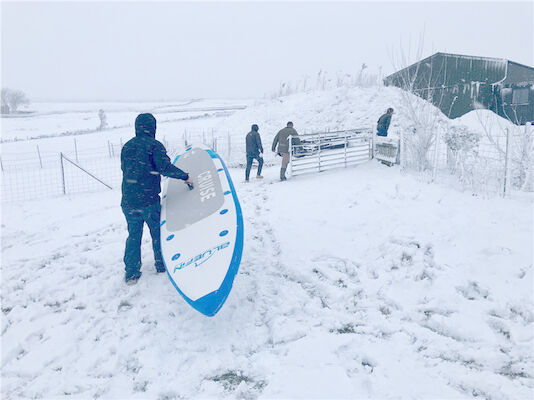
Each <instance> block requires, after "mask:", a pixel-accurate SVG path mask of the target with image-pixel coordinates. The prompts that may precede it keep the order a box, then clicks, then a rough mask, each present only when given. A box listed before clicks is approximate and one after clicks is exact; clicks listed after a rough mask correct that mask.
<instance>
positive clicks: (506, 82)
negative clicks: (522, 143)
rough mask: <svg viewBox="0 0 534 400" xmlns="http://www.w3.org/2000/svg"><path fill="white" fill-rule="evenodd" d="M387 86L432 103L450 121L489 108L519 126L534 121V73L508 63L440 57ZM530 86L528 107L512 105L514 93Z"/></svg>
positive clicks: (397, 76)
mask: <svg viewBox="0 0 534 400" xmlns="http://www.w3.org/2000/svg"><path fill="white" fill-rule="evenodd" d="M384 83H385V84H386V85H387V86H388V85H393V86H397V87H400V88H402V89H405V90H408V91H411V92H413V93H415V94H417V95H418V96H420V97H422V98H423V99H425V100H428V101H430V102H432V104H434V105H435V106H436V107H438V108H439V109H440V110H441V111H442V112H443V113H444V114H445V115H446V116H448V117H449V118H457V117H460V116H462V115H464V114H466V113H468V112H469V111H472V110H474V109H477V108H486V109H489V110H492V111H494V112H495V113H497V114H499V115H501V116H502V117H504V118H508V119H510V120H511V121H512V122H514V123H516V124H524V123H525V122H527V121H533V120H534V92H533V90H534V86H533V84H534V69H532V68H530V67H527V66H524V65H521V64H517V63H514V62H509V61H507V60H500V59H487V58H480V57H467V56H458V55H451V54H443V53H437V54H435V55H433V56H431V57H428V58H426V59H424V60H422V61H420V62H418V63H416V64H413V65H411V66H409V67H407V68H404V69H402V70H400V71H398V72H396V73H394V74H392V75H390V76H388V77H387V78H386V79H384ZM527 86H528V88H529V95H528V104H512V103H513V102H512V99H513V91H514V90H517V88H521V87H522V88H524V87H527ZM524 94H525V92H522V94H521V96H519V97H521V98H523V97H522V96H524ZM501 96H504V97H501ZM517 97H518V96H516V97H515V98H517Z"/></svg>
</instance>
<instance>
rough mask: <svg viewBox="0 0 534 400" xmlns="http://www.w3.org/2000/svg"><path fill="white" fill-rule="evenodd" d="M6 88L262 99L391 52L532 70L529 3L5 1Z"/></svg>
mask: <svg viewBox="0 0 534 400" xmlns="http://www.w3.org/2000/svg"><path fill="white" fill-rule="evenodd" d="M1 13H2V16H1V22H2V28H1V29H2V32H1V33H2V75H1V76H2V86H3V87H10V88H18V89H22V90H24V91H26V93H27V94H28V95H29V97H30V98H31V99H32V100H34V101H36V100H124V101H128V100H132V101H139V100H175V99H184V98H192V97H195V98H196V97H233V98H237V97H260V96H262V95H263V94H264V93H265V92H271V91H274V90H276V88H277V87H278V85H279V83H280V81H287V80H294V79H300V78H302V77H303V76H304V75H306V74H308V75H310V76H313V75H315V74H317V72H318V71H319V70H321V69H323V70H327V71H329V72H332V73H335V72H336V71H344V72H348V73H351V72H355V71H357V70H358V69H359V68H360V65H361V64H362V63H363V62H365V63H366V64H367V65H368V66H369V70H371V71H378V68H379V67H382V68H383V71H384V72H385V73H386V74H387V73H391V72H393V70H394V68H393V65H392V61H391V51H394V52H398V51H399V49H400V43H401V41H402V42H403V43H404V44H403V47H404V49H405V51H407V50H408V44H409V42H410V38H411V47H412V54H414V53H415V48H416V47H417V42H418V37H419V36H420V34H421V33H422V32H423V31H424V37H425V46H424V51H423V54H422V55H423V56H428V55H430V54H432V53H433V52H437V51H442V52H450V53H459V54H471V55H478V56H488V57H499V58H508V59H511V60H513V61H516V62H519V63H522V64H527V65H533V22H532V21H533V5H532V2H529V1H526V2H520V3H512V2H509V1H506V2H480V1H479V2H473V3H471V2H439V3H438V2H393V3H387V2H372V3H369V2H342V3H336V2H271V3H260V2H221V1H219V2H217V3H210V2H148V1H147V2H75V1H71V2H38V3H30V2H23V3H21V2H5V1H3V2H2V6H1Z"/></svg>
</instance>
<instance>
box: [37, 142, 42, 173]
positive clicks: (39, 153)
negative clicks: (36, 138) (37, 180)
mask: <svg viewBox="0 0 534 400" xmlns="http://www.w3.org/2000/svg"><path fill="white" fill-rule="evenodd" d="M36 146H37V156H39V165H40V166H41V168H43V160H42V158H41V152H40V151H39V145H36Z"/></svg>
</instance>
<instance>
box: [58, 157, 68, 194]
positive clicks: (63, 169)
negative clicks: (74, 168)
mask: <svg viewBox="0 0 534 400" xmlns="http://www.w3.org/2000/svg"><path fill="white" fill-rule="evenodd" d="M59 160H60V162H61V183H62V184H63V194H67V191H66V189H65V167H64V166H63V153H61V152H60V153H59Z"/></svg>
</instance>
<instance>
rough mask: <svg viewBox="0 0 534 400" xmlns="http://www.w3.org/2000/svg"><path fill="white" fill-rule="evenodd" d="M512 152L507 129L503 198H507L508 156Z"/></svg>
mask: <svg viewBox="0 0 534 400" xmlns="http://www.w3.org/2000/svg"><path fill="white" fill-rule="evenodd" d="M509 152H510V130H509V129H508V128H506V153H505V154H504V182H503V192H502V197H506V184H507V180H508V156H509Z"/></svg>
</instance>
